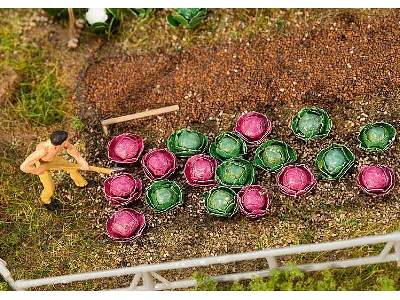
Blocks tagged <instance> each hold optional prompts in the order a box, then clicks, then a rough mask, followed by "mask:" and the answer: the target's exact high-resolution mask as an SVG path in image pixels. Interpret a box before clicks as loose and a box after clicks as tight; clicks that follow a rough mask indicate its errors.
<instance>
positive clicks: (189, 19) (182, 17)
mask: <svg viewBox="0 0 400 300" xmlns="http://www.w3.org/2000/svg"><path fill="white" fill-rule="evenodd" d="M206 15H207V8H177V9H175V11H174V12H173V13H172V14H171V15H169V16H167V22H168V24H169V25H171V26H173V27H176V26H179V25H182V26H183V27H185V28H186V29H195V28H196V27H197V26H199V25H200V23H201V22H202V21H203V20H204V18H205V17H206Z"/></svg>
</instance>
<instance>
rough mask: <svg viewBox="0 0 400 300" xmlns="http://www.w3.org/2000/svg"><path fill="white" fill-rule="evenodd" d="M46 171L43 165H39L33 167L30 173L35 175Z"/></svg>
mask: <svg viewBox="0 0 400 300" xmlns="http://www.w3.org/2000/svg"><path fill="white" fill-rule="evenodd" d="M45 171H46V168H45V167H44V166H39V167H37V168H35V169H34V170H32V171H31V173H32V174H35V175H42V174H43V173H44V172H45Z"/></svg>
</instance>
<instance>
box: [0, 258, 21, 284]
mask: <svg viewBox="0 0 400 300" xmlns="http://www.w3.org/2000/svg"><path fill="white" fill-rule="evenodd" d="M0 275H1V276H3V278H4V280H5V281H6V282H7V283H8V285H9V286H10V287H11V289H13V290H15V291H18V290H21V289H19V288H18V287H17V285H16V284H15V281H14V279H13V278H12V276H11V273H10V271H9V270H8V269H7V263H6V262H5V261H4V260H2V259H1V258H0Z"/></svg>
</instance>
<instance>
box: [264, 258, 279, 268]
mask: <svg viewBox="0 0 400 300" xmlns="http://www.w3.org/2000/svg"><path fill="white" fill-rule="evenodd" d="M267 262H268V267H269V268H270V269H275V268H277V267H279V264H278V261H277V260H276V258H275V257H274V256H267Z"/></svg>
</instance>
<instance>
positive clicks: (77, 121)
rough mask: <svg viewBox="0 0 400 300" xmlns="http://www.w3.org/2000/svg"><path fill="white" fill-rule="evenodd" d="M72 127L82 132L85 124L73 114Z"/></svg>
mask: <svg viewBox="0 0 400 300" xmlns="http://www.w3.org/2000/svg"><path fill="white" fill-rule="evenodd" d="M71 127H72V129H74V130H76V131H78V132H80V131H82V130H83V129H84V128H85V124H84V123H83V122H82V120H81V119H79V118H78V117H76V116H73V117H72V119H71Z"/></svg>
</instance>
